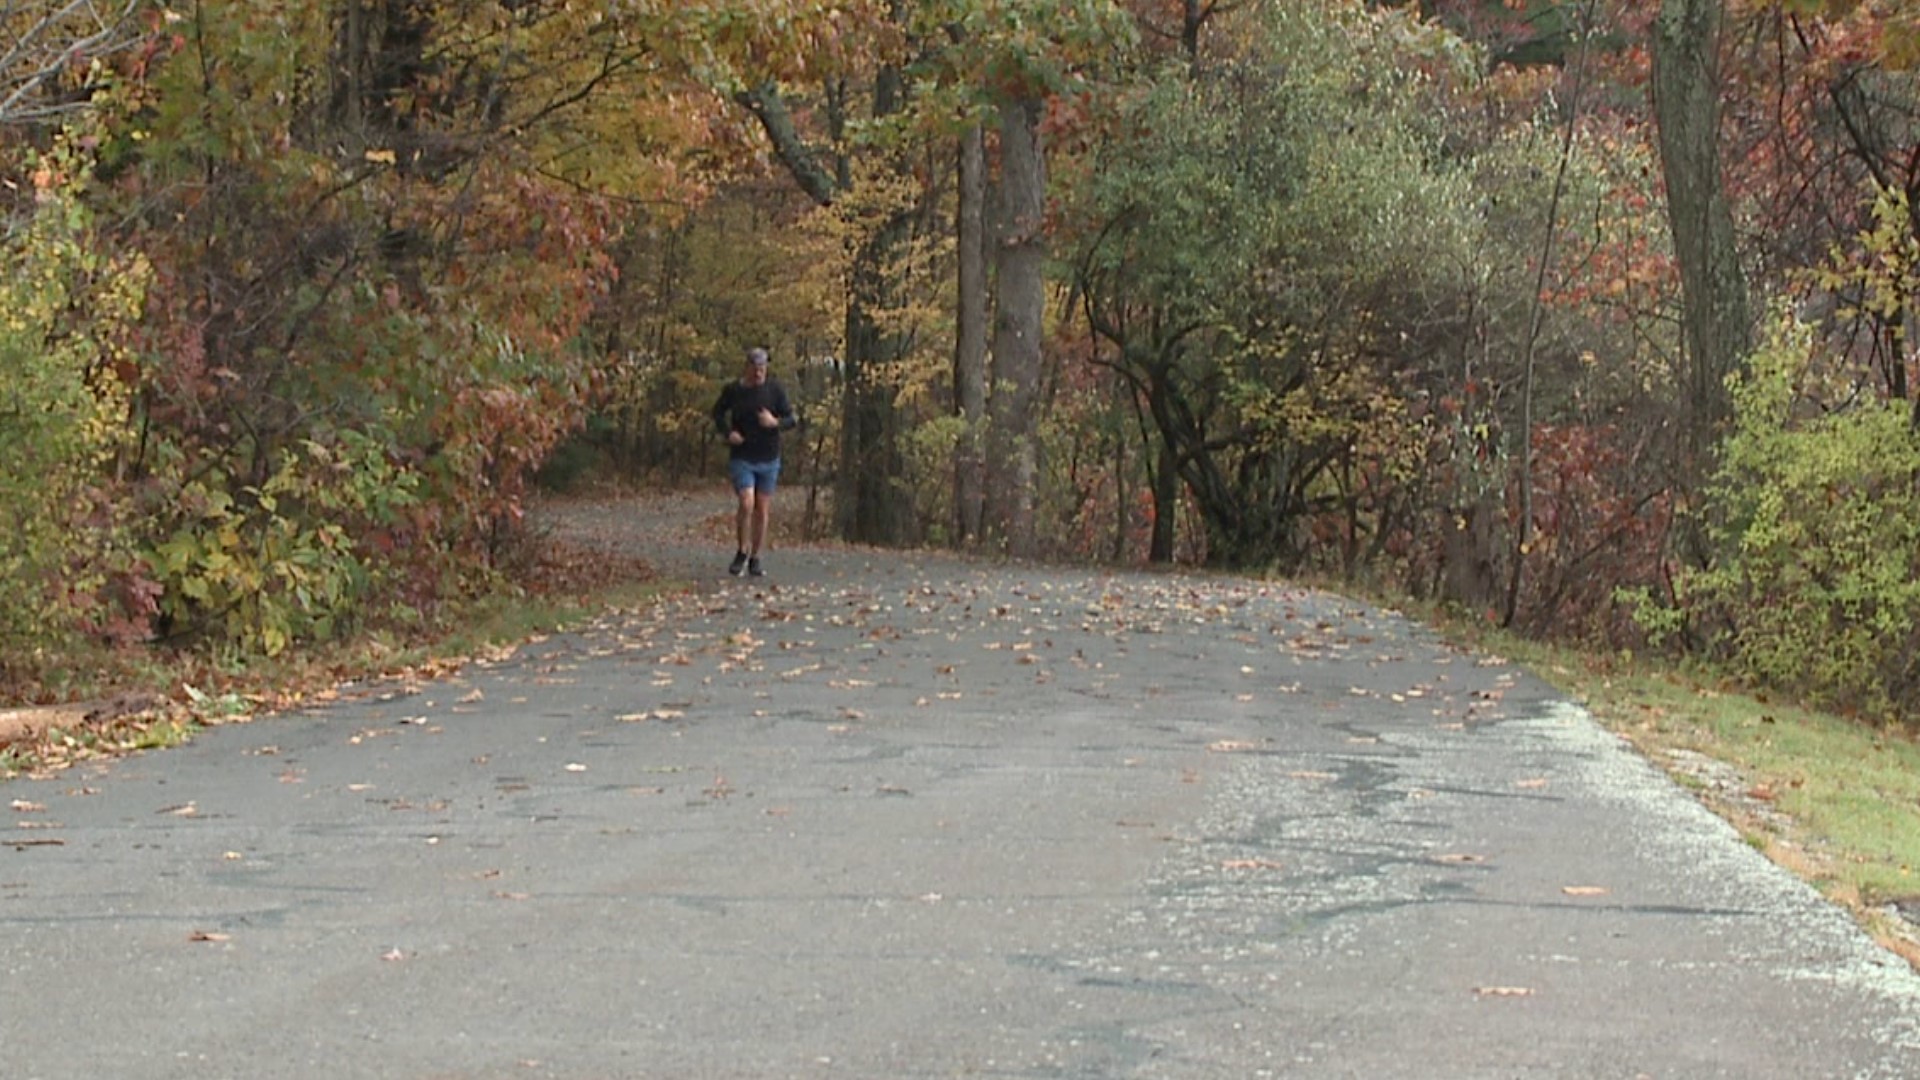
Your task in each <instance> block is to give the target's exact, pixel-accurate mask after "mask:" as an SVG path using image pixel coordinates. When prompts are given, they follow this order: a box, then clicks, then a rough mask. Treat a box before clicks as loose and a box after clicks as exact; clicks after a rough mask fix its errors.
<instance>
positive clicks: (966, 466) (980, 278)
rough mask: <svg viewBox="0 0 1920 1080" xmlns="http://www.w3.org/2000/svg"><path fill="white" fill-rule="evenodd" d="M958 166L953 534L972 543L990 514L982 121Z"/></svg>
mask: <svg viewBox="0 0 1920 1080" xmlns="http://www.w3.org/2000/svg"><path fill="white" fill-rule="evenodd" d="M958 165H959V184H958V190H957V191H956V193H955V198H956V200H957V206H956V209H955V214H954V218H955V232H956V237H955V239H956V243H957V245H958V251H957V253H956V263H957V269H958V274H957V280H956V282H955V284H956V302H957V310H956V312H955V317H954V339H953V404H954V412H955V413H956V414H957V415H958V417H959V419H960V435H959V442H958V445H957V446H956V447H955V452H954V462H953V514H954V522H953V534H954V538H955V540H957V541H959V542H961V543H968V542H971V541H973V540H975V539H977V538H979V536H980V532H981V528H982V521H983V518H984V516H985V512H986V511H985V507H986V453H985V448H984V446H983V444H982V439H983V436H984V434H985V432H984V424H985V422H986V414H987V227H986V203H987V148H986V132H985V130H984V128H983V127H982V126H981V124H980V123H979V122H978V121H975V122H973V123H970V124H968V125H967V127H966V130H964V131H963V132H962V133H961V135H960V138H959V162H958Z"/></svg>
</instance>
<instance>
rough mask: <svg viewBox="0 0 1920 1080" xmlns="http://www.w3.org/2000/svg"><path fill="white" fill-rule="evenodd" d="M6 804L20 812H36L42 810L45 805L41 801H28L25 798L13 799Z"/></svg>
mask: <svg viewBox="0 0 1920 1080" xmlns="http://www.w3.org/2000/svg"><path fill="white" fill-rule="evenodd" d="M7 806H8V807H9V808H10V809H12V810H14V811H16V812H18V813H22V814H37V813H39V812H41V811H42V810H45V809H46V806H45V805H44V804H42V803H37V802H28V801H27V800H25V799H15V800H13V801H12V802H10V803H8V804H7Z"/></svg>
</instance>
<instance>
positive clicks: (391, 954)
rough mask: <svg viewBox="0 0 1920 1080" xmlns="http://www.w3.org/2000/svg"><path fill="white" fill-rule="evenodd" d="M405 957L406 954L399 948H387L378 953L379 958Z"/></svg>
mask: <svg viewBox="0 0 1920 1080" xmlns="http://www.w3.org/2000/svg"><path fill="white" fill-rule="evenodd" d="M406 958H407V954H406V953H403V952H401V951H400V950H399V949H388V950H387V951H386V952H383V953H381V954H380V959H382V960H387V961H393V960H405V959H406Z"/></svg>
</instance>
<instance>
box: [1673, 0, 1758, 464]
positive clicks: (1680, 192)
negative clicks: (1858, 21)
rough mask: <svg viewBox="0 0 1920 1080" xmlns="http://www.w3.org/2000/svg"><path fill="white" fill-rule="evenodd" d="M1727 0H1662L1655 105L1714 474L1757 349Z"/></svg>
mask: <svg viewBox="0 0 1920 1080" xmlns="http://www.w3.org/2000/svg"><path fill="white" fill-rule="evenodd" d="M1721 23H1722V11H1721V2H1720V0H1662V3H1661V5H1660V14H1659V16H1658V17H1657V18H1656V19H1655V21H1654V26H1653V83H1652V87H1653V110H1654V119H1655V122H1656V124H1657V125H1658V128H1659V138H1660V166H1661V172H1662V174H1663V175H1664V177H1665V179H1666V185H1667V222H1668V228H1670V229H1671V230H1672V232H1673V248H1674V257H1675V259H1676V261H1677V262H1678V263H1679V267H1680V286H1681V289H1682V292H1683V294H1684V311H1683V314H1682V323H1683V329H1684V331H1685V335H1686V343H1687V355H1688V379H1687V417H1686V422H1687V438H1686V440H1685V446H1686V453H1687V459H1686V460H1685V461H1684V462H1682V466H1683V470H1682V475H1684V476H1687V477H1689V478H1693V479H1697V478H1698V477H1700V476H1702V475H1704V470H1705V469H1706V468H1707V462H1708V459H1709V457H1710V456H1711V454H1712V451H1713V445H1714V440H1715V438H1716V437H1717V434H1718V432H1719V429H1720V427H1721V425H1722V424H1723V423H1724V422H1725V420H1726V418H1727V417H1728V416H1729V415H1730V414H1731V411H1732V405H1731V400H1730V398H1729V396H1728V393H1727V387H1726V377H1727V375H1728V374H1730V373H1732V372H1733V371H1735V370H1737V369H1738V368H1739V366H1740V365H1741V364H1742V363H1743V362H1744V361H1745V359H1746V355H1747V353H1748V352H1749V351H1750V350H1751V349H1752V342H1753V322H1752V317H1751V315H1750V314H1749V310H1748V299H1747V283H1746V275H1745V273H1744V272H1743V271H1742V269H1741V267H1740V258H1739V253H1738V251H1737V250H1736V248H1735V243H1734V233H1733V214H1732V211H1731V210H1730V209H1729V207H1728V204H1727V198H1726V191H1725V188H1724V186H1723V184H1722V181H1721V174H1720V152H1719V128H1720V98H1719V95H1720V64H1719V56H1718V51H1719V47H1720V28H1721Z"/></svg>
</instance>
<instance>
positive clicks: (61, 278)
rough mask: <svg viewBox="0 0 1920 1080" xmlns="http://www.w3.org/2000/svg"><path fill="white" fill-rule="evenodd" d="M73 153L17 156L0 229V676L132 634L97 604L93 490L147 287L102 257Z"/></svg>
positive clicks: (108, 529)
mask: <svg viewBox="0 0 1920 1080" xmlns="http://www.w3.org/2000/svg"><path fill="white" fill-rule="evenodd" d="M81 142H82V140H81V139H80V138H79V137H78V136H63V137H61V138H58V139H56V140H55V141H54V143H53V145H52V147H51V149H50V150H48V151H47V152H45V153H38V154H35V153H29V154H27V155H25V156H24V157H23V159H22V160H23V161H24V164H25V168H24V169H23V170H22V174H23V175H24V176H25V178H26V179H27V181H28V186H29V188H30V191H31V194H30V195H29V196H28V198H27V200H25V203H24V205H23V206H22V207H21V209H20V210H19V211H17V212H16V213H15V215H14V216H12V217H11V218H8V219H0V228H4V232H0V265H4V266H5V267H7V273H6V274H4V275H0V461H4V462H5V463H6V465H5V468H4V469H0V521H4V522H6V527H5V528H0V585H4V587H5V600H4V602H0V674H4V673H5V672H7V671H8V670H9V669H12V668H15V667H18V666H19V665H20V664H21V663H22V658H24V657H27V656H31V655H42V656H44V655H46V654H48V653H50V652H57V651H59V650H60V649H61V648H62V647H63V646H65V645H67V644H69V643H70V642H71V641H72V640H73V638H74V636H75V635H79V634H83V633H85V632H87V631H89V630H92V631H108V630H110V629H112V628H119V629H121V630H124V631H125V633H124V634H119V633H110V634H109V636H138V635H139V634H140V633H142V632H143V627H141V626H138V625H135V624H137V623H138V622H139V620H138V618H137V615H138V614H139V612H138V610H137V608H138V605H137V604H136V605H134V608H135V610H134V611H133V614H134V615H135V616H136V618H135V619H134V622H133V623H128V622H127V621H126V616H127V615H128V612H127V611H114V610H112V608H111V605H110V603H109V602H108V597H107V593H108V588H107V586H108V585H109V583H110V582H111V581H112V579H113V578H114V577H115V576H116V574H117V573H118V572H119V571H120V570H122V569H124V567H125V564H126V563H127V561H128V559H127V549H126V545H125V543H124V530H123V529H122V528H121V527H120V525H119V523H118V519H119V517H120V516H121V515H117V514H115V513H114V512H113V511H112V510H111V508H110V506H109V504H108V500H107V497H106V494H105V492H104V491H103V486H104V477H105V475H106V473H107V468H106V467H107V465H108V464H109V462H110V461H111V459H112V457H113V455H114V452H115V449H116V448H117V447H118V446H119V445H120V443H121V441H122V439H123V438H124V432H125V416H126V411H127V389H126V387H125V385H124V384H123V383H122V381H121V379H120V377H119V375H118V371H119V365H120V363H121V361H122V360H123V359H124V354H123V352H122V349H121V343H122V338H123V334H124V331H125V329H126V327H127V326H129V325H130V324H131V322H132V321H133V320H135V319H137V318H138V317H139V312H140V308H141V305H142V301H143V297H144V290H145V286H146V281H147V274H146V269H145V265H144V263H142V262H140V261H139V260H137V259H127V258H122V259H114V258H110V257H109V256H107V255H105V254H103V253H102V249H101V246H100V245H99V243H98V242H97V237H96V235H95V230H94V224H93V215H92V213H91V212H90V210H89V209H88V207H87V205H86V202H85V198H84V195H85V192H86V189H87V188H88V187H89V185H90V183H91V180H92V176H91V161H90V154H89V153H88V151H86V150H85V149H84V147H83V146H82V145H81ZM137 592H138V590H136V593H137Z"/></svg>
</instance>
